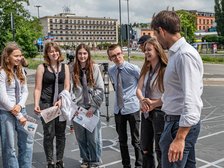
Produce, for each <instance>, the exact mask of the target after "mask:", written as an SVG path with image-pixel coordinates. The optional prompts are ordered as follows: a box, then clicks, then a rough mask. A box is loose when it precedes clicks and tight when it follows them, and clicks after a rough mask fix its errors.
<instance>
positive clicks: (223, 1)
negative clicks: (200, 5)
mask: <svg viewBox="0 0 224 168" xmlns="http://www.w3.org/2000/svg"><path fill="white" fill-rule="evenodd" d="M215 21H216V23H217V26H216V29H217V32H218V35H221V36H224V0H215Z"/></svg>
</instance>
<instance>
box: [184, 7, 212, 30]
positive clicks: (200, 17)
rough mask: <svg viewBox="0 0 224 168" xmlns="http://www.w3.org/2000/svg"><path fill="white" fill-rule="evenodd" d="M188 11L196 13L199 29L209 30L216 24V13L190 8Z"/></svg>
mask: <svg viewBox="0 0 224 168" xmlns="http://www.w3.org/2000/svg"><path fill="white" fill-rule="evenodd" d="M188 12H191V13H194V14H195V15H196V19H197V21H196V27H197V31H205V32H207V31H208V30H209V29H210V28H212V27H213V26H214V23H215V13H211V12H200V11H197V10H189V11H188Z"/></svg>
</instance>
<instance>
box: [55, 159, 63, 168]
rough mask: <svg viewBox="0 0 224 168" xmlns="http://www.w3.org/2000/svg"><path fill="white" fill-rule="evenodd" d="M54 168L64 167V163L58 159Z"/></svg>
mask: <svg viewBox="0 0 224 168" xmlns="http://www.w3.org/2000/svg"><path fill="white" fill-rule="evenodd" d="M56 168H64V163H63V161H62V160H60V161H58V162H57V163H56Z"/></svg>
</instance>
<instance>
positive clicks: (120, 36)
mask: <svg viewBox="0 0 224 168" xmlns="http://www.w3.org/2000/svg"><path fill="white" fill-rule="evenodd" d="M119 18H120V43H121V47H122V34H121V0H119Z"/></svg>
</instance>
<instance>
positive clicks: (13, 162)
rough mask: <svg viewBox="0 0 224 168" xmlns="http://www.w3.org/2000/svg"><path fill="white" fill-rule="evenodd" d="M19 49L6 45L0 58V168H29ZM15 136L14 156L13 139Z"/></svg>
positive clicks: (30, 148)
mask: <svg viewBox="0 0 224 168" xmlns="http://www.w3.org/2000/svg"><path fill="white" fill-rule="evenodd" d="M21 59H22V52H21V49H20V47H19V46H18V45H17V44H16V43H14V42H12V43H8V44H7V45H6V47H5V48H4V50H3V52H2V55H1V68H0V135H1V144H2V160H3V167H4V168H11V167H13V168H19V167H23V168H30V167H32V151H33V137H32V136H31V135H28V134H27V133H26V131H25V130H24V128H23V125H24V124H25V122H26V118H25V117H24V116H25V114H26V111H25V102H26V100H27V97H28V89H27V84H26V76H25V74H24V71H23V69H22V65H21ZM16 135H17V144H18V157H17V154H16V150H15V147H14V145H15V140H14V137H15V136H16Z"/></svg>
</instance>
